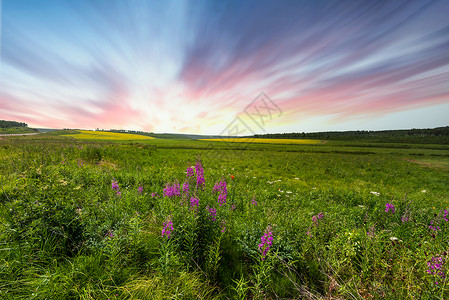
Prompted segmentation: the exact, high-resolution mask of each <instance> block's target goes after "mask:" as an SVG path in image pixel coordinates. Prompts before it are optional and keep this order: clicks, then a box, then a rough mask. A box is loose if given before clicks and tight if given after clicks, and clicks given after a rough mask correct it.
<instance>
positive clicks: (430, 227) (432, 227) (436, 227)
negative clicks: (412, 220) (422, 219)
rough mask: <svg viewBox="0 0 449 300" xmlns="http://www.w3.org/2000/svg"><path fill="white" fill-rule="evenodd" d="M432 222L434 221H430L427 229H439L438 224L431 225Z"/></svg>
mask: <svg viewBox="0 0 449 300" xmlns="http://www.w3.org/2000/svg"><path fill="white" fill-rule="evenodd" d="M433 222H434V221H433V220H432V221H431V222H430V225H429V229H432V230H435V231H437V230H440V226H438V225H436V224H435V226H432V225H433Z"/></svg>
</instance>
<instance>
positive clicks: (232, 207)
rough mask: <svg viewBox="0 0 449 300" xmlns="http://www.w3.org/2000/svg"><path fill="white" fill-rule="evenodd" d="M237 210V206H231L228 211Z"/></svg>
mask: <svg viewBox="0 0 449 300" xmlns="http://www.w3.org/2000/svg"><path fill="white" fill-rule="evenodd" d="M236 208H237V206H236V205H235V204H232V205H231V207H230V208H229V209H230V210H235V209H236Z"/></svg>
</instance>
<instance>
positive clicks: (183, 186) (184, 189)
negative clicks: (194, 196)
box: [182, 181, 189, 194]
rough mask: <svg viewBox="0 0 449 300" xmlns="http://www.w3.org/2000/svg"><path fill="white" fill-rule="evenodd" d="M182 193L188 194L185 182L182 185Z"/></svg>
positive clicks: (187, 184) (187, 185)
mask: <svg viewBox="0 0 449 300" xmlns="http://www.w3.org/2000/svg"><path fill="white" fill-rule="evenodd" d="M182 193H183V194H188V193H189V183H188V182H187V181H186V182H184V183H183V185H182Z"/></svg>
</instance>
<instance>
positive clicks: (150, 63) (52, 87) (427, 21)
mask: <svg viewBox="0 0 449 300" xmlns="http://www.w3.org/2000/svg"><path fill="white" fill-rule="evenodd" d="M0 3H1V6H2V7H1V32H0V33H1V43H0V47H1V52H0V54H1V64H0V66H1V70H0V71H1V77H0V78H1V79H0V119H4V120H15V121H20V122H26V123H28V124H29V126H31V127H44V128H82V129H95V128H103V129H110V128H116V129H133V130H143V131H153V132H181V133H200V134H219V133H220V132H222V131H223V129H224V128H226V126H227V124H229V123H230V122H232V120H233V119H234V118H235V117H236V116H237V115H238V114H239V113H241V112H242V110H244V108H245V107H246V106H247V105H248V104H249V103H250V102H251V101H252V100H253V99H254V98H255V97H256V96H257V95H258V94H259V93H260V92H265V93H266V94H267V95H269V97H270V98H271V99H272V101H273V102H275V103H276V104H277V105H278V106H279V107H280V109H282V112H283V113H282V116H280V117H279V118H273V119H272V120H271V121H270V122H269V123H267V124H266V126H265V127H264V128H263V129H260V128H259V129H258V131H257V132H256V133H259V132H304V131H306V132H307V131H327V130H357V129H374V130H375V129H401V128H412V127H416V128H426V127H438V126H446V125H449V124H448V119H449V118H448V115H449V79H448V78H449V50H448V49H449V18H448V17H447V14H448V12H449V1H409V0H406V1H387V2H381V1H260V0H258V1H111V0H107V1H106V0H105V1H87V0H71V1H50V0H48V1H44V0H35V1H26V0H3V1H1V2H0Z"/></svg>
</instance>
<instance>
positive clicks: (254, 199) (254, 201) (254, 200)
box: [251, 198, 257, 206]
mask: <svg viewBox="0 0 449 300" xmlns="http://www.w3.org/2000/svg"><path fill="white" fill-rule="evenodd" d="M251 204H254V205H255V206H257V201H256V198H253V199H252V200H251Z"/></svg>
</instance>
